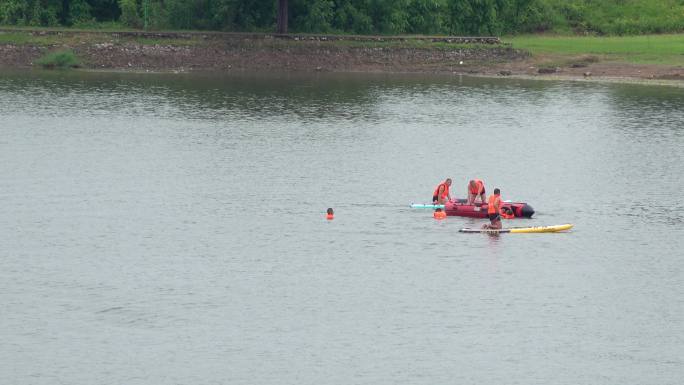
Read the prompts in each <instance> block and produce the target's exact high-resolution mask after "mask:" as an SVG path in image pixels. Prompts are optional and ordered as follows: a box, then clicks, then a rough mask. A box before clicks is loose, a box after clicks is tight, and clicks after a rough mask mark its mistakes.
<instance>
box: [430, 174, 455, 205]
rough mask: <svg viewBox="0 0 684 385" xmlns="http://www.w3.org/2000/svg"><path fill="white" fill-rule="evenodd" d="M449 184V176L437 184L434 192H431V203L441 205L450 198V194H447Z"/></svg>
mask: <svg viewBox="0 0 684 385" xmlns="http://www.w3.org/2000/svg"><path fill="white" fill-rule="evenodd" d="M449 186H451V178H447V180H445V181H444V182H442V183H440V184H439V185H438V186H437V188H436V189H435V192H434V193H432V203H433V204H436V205H443V204H444V203H446V202H447V201H450V200H451V195H450V194H449ZM445 198H446V199H445Z"/></svg>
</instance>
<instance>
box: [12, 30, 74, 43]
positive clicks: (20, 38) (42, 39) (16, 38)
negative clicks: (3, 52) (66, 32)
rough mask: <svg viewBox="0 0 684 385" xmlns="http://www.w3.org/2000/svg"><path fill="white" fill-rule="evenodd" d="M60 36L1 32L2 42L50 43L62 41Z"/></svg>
mask: <svg viewBox="0 0 684 385" xmlns="http://www.w3.org/2000/svg"><path fill="white" fill-rule="evenodd" d="M60 40H61V39H60V37H59V36H51V35H45V36H34V35H31V34H29V33H26V32H0V44H14V45H50V44H56V43H58V42H59V41H60Z"/></svg>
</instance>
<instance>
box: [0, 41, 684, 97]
mask: <svg viewBox="0 0 684 385" xmlns="http://www.w3.org/2000/svg"><path fill="white" fill-rule="evenodd" d="M60 50H69V51H72V52H73V53H74V54H75V55H76V57H77V58H78V59H79V61H80V63H81V67H82V68H84V69H89V70H114V71H137V72H140V71H142V72H145V71H150V72H193V71H195V72H196V71H224V72H229V71H288V72H316V71H318V72H396V73H400V72H401V73H407V72H410V73H448V74H464V75H480V76H502V77H507V76H513V77H516V76H517V77H528V78H542V79H549V78H551V79H558V78H565V79H568V78H570V79H575V80H608V81H625V80H626V81H637V82H656V81H660V82H661V83H662V82H663V81H666V82H670V83H675V84H682V83H684V82H681V80H684V68H681V67H674V66H663V65H634V64H627V63H615V62H602V61H601V60H600V59H599V58H598V57H592V56H578V57H574V58H570V59H567V58H566V59H565V60H563V61H562V62H558V61H557V60H553V58H551V59H549V58H545V57H538V56H537V57H532V56H530V54H529V53H528V52H526V51H523V50H517V49H514V48H512V47H511V46H509V45H506V44H503V43H501V41H500V40H499V39H498V38H496V37H413V36H411V37H402V36H392V37H386V36H338V35H333V36H327V35H270V34H241V33H188V32H182V33H175V32H131V31H128V32H97V31H64V30H56V31H49V30H47V31H46V30H16V29H9V30H7V29H0V68H32V67H37V66H38V65H37V64H36V61H37V60H38V59H39V58H41V57H43V56H45V55H46V54H48V53H50V52H55V51H60Z"/></svg>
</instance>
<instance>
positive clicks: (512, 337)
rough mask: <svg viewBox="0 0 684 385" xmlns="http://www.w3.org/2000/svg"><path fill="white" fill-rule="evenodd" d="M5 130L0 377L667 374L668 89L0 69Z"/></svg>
mask: <svg viewBox="0 0 684 385" xmlns="http://www.w3.org/2000/svg"><path fill="white" fill-rule="evenodd" d="M0 150H1V151H0V202H2V206H1V207H2V215H0V245H1V248H0V314H1V317H0V341H1V342H0V383H2V384H12V385H23V384H32V385H33V384H38V385H42V384H46V385H47V384H51V385H52V384H70V385H73V384H79V385H80V384H83V385H92V384H127V385H132V384H193V385H197V384H245V385H247V384H250V385H252V384H264V385H271V384H272V385H281V384H307V385H308V384H311V385H320V384H336V385H337V384H339V385H348V384H369V385H370V384H373V385H378V384H387V385H390V384H410V385H423V384H425V385H428V384H429V385H434V384H540V385H541V384H544V385H548V384H567V385H576V384H615V385H622V384H653V385H665V384H673V385H675V384H681V383H682V379H683V378H684V258H683V256H684V252H683V251H682V250H684V231H683V230H682V229H683V226H682V225H683V224H684V220H683V219H682V218H683V215H684V203H683V201H682V199H681V197H680V195H682V192H684V179H683V178H682V175H684V156H683V150H684V89H682V88H674V87H646V86H637V85H614V84H613V85H608V84H597V83H573V82H535V81H524V80H511V79H472V78H466V77H448V76H447V77H426V76H409V75H395V76H383V75H328V74H320V75H315V74H314V75H310V76H307V75H297V76H295V75H278V74H262V75H249V74H247V75H234V76H217V75H159V74H157V75H135V74H95V73H82V72H75V73H60V72H55V73H41V72H34V73H30V72H29V73H8V72H4V73H2V74H0ZM446 177H451V178H453V180H454V186H453V187H452V195H458V196H462V195H463V193H464V192H465V189H466V187H465V186H466V182H467V180H469V179H471V178H473V177H477V178H481V179H483V180H484V182H485V184H486V186H487V188H488V190H490V191H491V189H493V188H494V187H499V188H501V190H502V197H503V199H512V200H520V201H525V202H528V203H529V204H531V205H532V206H533V207H534V208H535V209H536V211H537V213H536V214H535V216H534V217H533V219H530V220H516V221H507V222H505V225H506V226H516V225H517V226H520V225H552V224H562V223H574V224H575V228H574V229H573V231H571V232H568V233H562V234H505V235H501V236H498V237H496V236H487V235H482V234H461V233H459V232H458V230H459V229H460V228H462V227H473V226H480V225H482V224H483V223H484V222H485V221H484V220H474V219H466V218H456V217H449V218H448V219H446V220H444V221H436V220H434V219H433V218H432V214H431V212H430V211H426V210H414V209H410V208H409V207H408V206H409V204H410V203H413V202H422V203H425V202H428V201H429V200H430V197H431V195H432V191H433V190H434V188H435V186H436V185H437V184H438V183H439V182H440V181H441V180H443V179H444V178H446ZM327 207H333V208H334V209H335V213H336V218H335V220H333V221H326V220H325V219H324V216H325V209H326V208H327Z"/></svg>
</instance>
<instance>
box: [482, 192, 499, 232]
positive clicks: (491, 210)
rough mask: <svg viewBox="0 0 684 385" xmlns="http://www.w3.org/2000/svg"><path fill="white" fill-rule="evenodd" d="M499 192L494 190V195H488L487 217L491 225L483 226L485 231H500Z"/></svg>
mask: <svg viewBox="0 0 684 385" xmlns="http://www.w3.org/2000/svg"><path fill="white" fill-rule="evenodd" d="M500 211H501V190H499V189H498V188H495V189H494V195H490V196H489V199H487V216H488V217H489V221H490V222H491V224H489V225H484V226H483V228H485V229H500V228H501V215H500V214H499V212H500Z"/></svg>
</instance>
